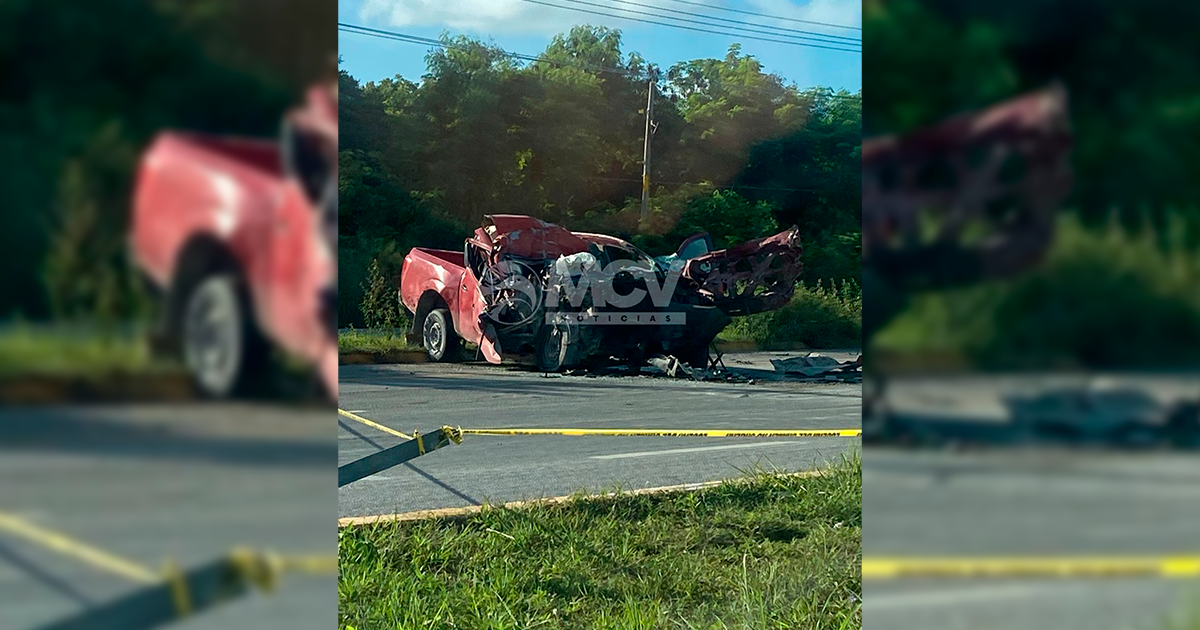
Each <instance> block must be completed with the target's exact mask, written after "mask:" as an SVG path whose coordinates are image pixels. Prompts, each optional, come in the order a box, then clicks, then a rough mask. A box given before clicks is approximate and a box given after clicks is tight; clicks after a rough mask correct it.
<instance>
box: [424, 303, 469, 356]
mask: <svg viewBox="0 0 1200 630" xmlns="http://www.w3.org/2000/svg"><path fill="white" fill-rule="evenodd" d="M421 339H422V341H423V342H424V344H425V352H426V354H428V355H429V358H430V360H432V361H438V362H441V363H448V362H450V361H455V360H457V359H458V358H459V356H460V355H461V353H462V339H460V338H459V336H458V333H456V332H454V323H453V320H452V319H450V310H449V309H444V308H435V309H433V310H431V311H429V314H428V315H426V316H425V321H424V322H423V323H422V324H421Z"/></svg>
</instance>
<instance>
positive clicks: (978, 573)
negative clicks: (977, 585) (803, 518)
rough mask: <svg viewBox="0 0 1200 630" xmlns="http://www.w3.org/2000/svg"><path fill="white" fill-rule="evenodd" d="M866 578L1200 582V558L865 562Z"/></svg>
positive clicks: (899, 559)
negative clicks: (1029, 578) (1174, 580)
mask: <svg viewBox="0 0 1200 630" xmlns="http://www.w3.org/2000/svg"><path fill="white" fill-rule="evenodd" d="M862 576H863V578H864V579H866V578H874V579H896V578H907V577H922V578H937V577H953V578H965V577H1005V578H1009V577H1045V578H1053V577H1057V578H1102V577H1165V578H1200V555H1198V556H1166V557H1108V558H1082V557H1080V558H1074V557H1059V558H1049V557H1046V558H864V559H863V562H862Z"/></svg>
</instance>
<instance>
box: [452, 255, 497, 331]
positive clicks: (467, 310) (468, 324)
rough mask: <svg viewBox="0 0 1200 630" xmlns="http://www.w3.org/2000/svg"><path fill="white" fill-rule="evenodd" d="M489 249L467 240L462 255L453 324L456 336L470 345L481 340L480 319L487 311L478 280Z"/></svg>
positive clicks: (484, 266)
mask: <svg viewBox="0 0 1200 630" xmlns="http://www.w3.org/2000/svg"><path fill="white" fill-rule="evenodd" d="M488 249H490V248H489V247H487V246H486V245H484V244H483V243H482V242H480V241H478V240H477V239H474V238H470V239H467V243H466V249H465V251H464V254H463V267H465V271H463V276H462V281H461V282H460V283H459V287H458V301H457V303H456V304H455V313H454V324H455V328H457V329H458V335H459V336H460V337H462V338H463V339H466V340H467V341H470V342H471V343H475V344H477V343H479V341H480V339H482V338H483V328H482V327H481V325H480V321H479V319H480V317H481V316H482V315H483V314H484V312H486V311H487V302H485V301H484V299H483V291H481V290H480V288H479V278H480V276H482V275H483V271H484V269H486V268H487V258H486V252H487V251H488Z"/></svg>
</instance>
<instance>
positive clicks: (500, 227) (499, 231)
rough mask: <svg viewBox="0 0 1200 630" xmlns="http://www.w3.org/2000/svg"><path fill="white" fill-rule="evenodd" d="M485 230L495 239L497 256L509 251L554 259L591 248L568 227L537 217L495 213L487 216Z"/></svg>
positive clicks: (515, 253) (537, 257)
mask: <svg viewBox="0 0 1200 630" xmlns="http://www.w3.org/2000/svg"><path fill="white" fill-rule="evenodd" d="M485 219H486V221H487V222H488V224H487V225H485V226H484V228H483V231H484V232H485V233H486V234H487V236H488V238H489V239H490V240H491V242H492V246H493V254H492V255H493V257H494V258H495V259H499V257H501V256H503V255H505V254H508V255H512V256H519V257H521V258H535V259H539V260H553V259H555V258H558V257H560V256H567V255H570V254H578V253H580V252H586V251H587V250H588V242H587V241H585V240H584V239H582V238H580V237H578V236H576V235H575V234H574V233H573V232H571V231H569V230H567V229H566V228H563V227H560V226H557V225H554V224H553V223H547V222H545V221H543V220H541V219H539V218H537V217H530V216H524V215H515V214H494V215H489V216H487V217H485Z"/></svg>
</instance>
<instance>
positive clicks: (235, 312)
mask: <svg viewBox="0 0 1200 630" xmlns="http://www.w3.org/2000/svg"><path fill="white" fill-rule="evenodd" d="M181 315H182V318H181V321H180V333H181V335H180V340H179V341H180V346H181V350H182V354H183V360H184V364H185V365H186V366H187V368H188V371H189V373H191V375H192V379H193V381H194V382H195V384H196V387H197V388H198V389H199V390H200V392H201V393H202V394H204V395H205V396H207V397H210V398H230V397H233V396H241V395H245V394H247V393H249V392H250V389H251V387H250V385H251V384H252V382H253V381H254V380H255V379H257V378H260V377H262V376H264V373H265V368H266V366H267V364H268V362H269V358H270V347H269V345H268V344H267V342H266V340H265V339H264V338H263V337H262V336H261V334H260V333H259V332H258V329H257V326H256V325H255V323H254V321H253V316H252V315H251V311H250V301H249V300H248V299H247V296H246V293H245V290H244V288H243V286H242V283H241V281H240V279H239V278H238V276H237V275H236V274H233V273H227V272H226V273H216V274H212V275H209V276H206V277H204V278H201V279H200V280H199V281H198V282H196V283H195V284H193V285H192V286H191V290H190V291H189V292H188V293H187V295H186V296H185V297H184V304H183V311H182V313H181Z"/></svg>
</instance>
